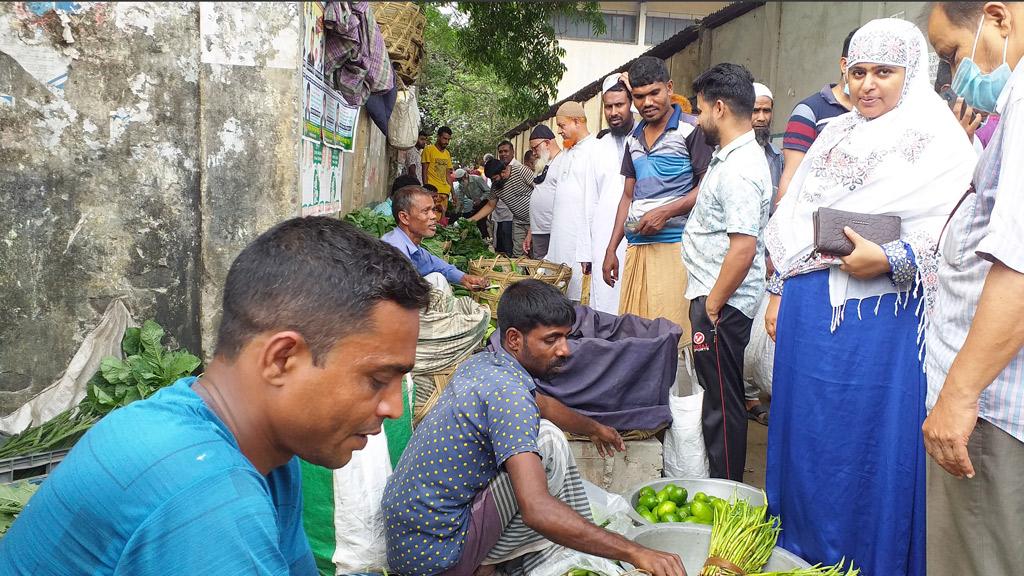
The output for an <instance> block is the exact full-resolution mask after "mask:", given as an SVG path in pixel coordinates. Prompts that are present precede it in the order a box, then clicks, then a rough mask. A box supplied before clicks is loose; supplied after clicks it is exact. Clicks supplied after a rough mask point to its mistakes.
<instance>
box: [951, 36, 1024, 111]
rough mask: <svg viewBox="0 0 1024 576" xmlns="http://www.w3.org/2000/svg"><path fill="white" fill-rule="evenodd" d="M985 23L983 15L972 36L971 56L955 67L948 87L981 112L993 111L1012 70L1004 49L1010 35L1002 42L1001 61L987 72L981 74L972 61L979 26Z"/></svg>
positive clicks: (976, 47) (976, 46)
mask: <svg viewBox="0 0 1024 576" xmlns="http://www.w3.org/2000/svg"><path fill="white" fill-rule="evenodd" d="M984 23H985V17H984V16H982V17H981V22H979V23H978V33H977V34H976V35H975V36H974V48H973V49H971V57H970V58H964V59H963V60H962V61H961V62H960V65H959V66H957V67H956V75H955V76H953V82H952V84H950V86H949V89H950V90H952V91H953V92H956V93H957V94H958V95H960V96H963V99H964V102H966V103H967V104H968V105H969V106H970V107H971V108H974V109H975V110H980V111H982V112H989V113H994V112H995V111H996V102H998V101H999V94H1000V93H1001V92H1002V91H1003V88H1004V87H1005V86H1006V83H1007V82H1008V81H1009V80H1010V76H1011V74H1012V70H1010V65H1009V64H1007V63H1006V49H1007V47H1008V46H1009V45H1010V37H1009V36H1007V37H1006V42H1005V43H1004V44H1003V63H1002V65H1000V66H999V67H998V68H996V69H995V70H993V71H991V72H989V73H988V74H983V73H982V72H981V69H980V68H978V65H977V64H975V62H974V54H975V52H977V51H978V39H979V38H981V27H982V25H983V24H984Z"/></svg>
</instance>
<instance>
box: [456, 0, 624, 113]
mask: <svg viewBox="0 0 1024 576" xmlns="http://www.w3.org/2000/svg"><path fill="white" fill-rule="evenodd" d="M457 7H458V10H459V11H460V12H462V13H464V14H466V15H467V16H468V22H467V24H466V26H465V27H463V28H461V29H460V30H459V34H458V36H457V38H458V45H459V48H460V49H461V50H460V51H461V53H462V55H463V57H464V58H465V59H466V60H467V61H468V63H469V64H470V65H471V66H487V67H490V68H491V69H493V70H494V72H495V74H496V75H497V76H498V77H499V78H501V79H502V80H503V81H504V82H505V84H506V85H507V86H508V87H509V90H508V91H507V92H506V93H505V94H503V95H502V96H501V97H500V98H499V100H498V105H499V106H500V108H501V110H502V112H504V113H505V114H506V115H508V116H511V117H515V118H525V117H529V116H533V115H535V114H538V113H540V112H542V111H543V110H544V109H545V108H546V107H547V106H548V105H549V104H550V103H551V102H552V101H553V100H554V99H555V96H556V95H557V93H556V90H557V87H558V82H559V80H561V79H562V74H564V73H565V65H564V64H563V63H562V57H563V56H565V50H563V49H562V48H560V47H559V46H558V42H557V41H556V39H555V28H554V26H553V25H552V23H551V20H552V18H553V17H555V16H568V17H569V18H570V19H572V20H576V21H583V22H589V23H590V25H591V26H592V27H593V28H594V30H595V31H596V32H603V31H604V20H603V19H602V18H601V14H600V12H599V10H598V3H597V2H458V3H457Z"/></svg>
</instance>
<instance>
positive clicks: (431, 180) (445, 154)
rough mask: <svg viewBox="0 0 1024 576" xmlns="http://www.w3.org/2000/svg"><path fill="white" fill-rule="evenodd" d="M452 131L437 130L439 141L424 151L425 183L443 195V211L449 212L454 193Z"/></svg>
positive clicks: (429, 145)
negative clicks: (450, 145)
mask: <svg viewBox="0 0 1024 576" xmlns="http://www.w3.org/2000/svg"><path fill="white" fill-rule="evenodd" d="M451 138H452V129H451V128H449V127H447V126H441V127H440V128H438V129H437V141H436V142H435V143H434V144H428V145H427V147H426V148H424V149H423V160H422V161H423V183H424V184H432V185H433V186H434V187H435V188H437V193H438V194H440V195H441V205H442V207H443V210H445V211H447V210H448V198H449V197H450V196H451V193H452V153H451V152H449V151H448V142H449V141H450V140H451Z"/></svg>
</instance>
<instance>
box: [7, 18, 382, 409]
mask: <svg viewBox="0 0 1024 576" xmlns="http://www.w3.org/2000/svg"><path fill="white" fill-rule="evenodd" d="M55 4H56V5H57V6H58V8H64V9H65V10H67V12H65V13H57V12H54V11H53V10H52V5H50V3H4V4H0V205H2V206H3V207H4V210H2V211H0V302H2V305H0V412H2V413H6V412H7V411H9V410H10V409H13V408H14V407H16V406H18V405H20V404H21V403H23V402H24V401H25V400H27V399H28V398H29V397H31V396H32V395H33V394H35V393H36V392H38V391H39V390H40V389H41V388H42V387H43V386H45V385H47V384H49V383H50V382H51V381H52V380H54V379H56V378H57V377H58V376H59V375H60V373H61V372H62V371H63V369H64V368H65V367H66V365H67V362H68V360H69V359H70V358H71V356H72V354H73V353H74V351H75V350H76V349H77V347H78V345H79V344H80V343H81V341H82V339H83V338H84V335H85V334H86V333H87V332H88V331H90V330H91V329H92V328H94V327H95V325H96V324H97V322H98V320H99V315H100V314H101V313H102V312H103V310H104V308H105V306H106V304H107V303H108V302H109V301H110V300H111V299H112V298H117V297H123V298H125V303H126V304H127V306H128V307H129V309H130V310H131V312H132V313H133V315H134V316H135V318H136V319H139V320H141V319H144V318H155V319H156V320H157V321H158V322H160V323H161V324H163V325H164V326H165V327H166V328H167V331H168V333H169V334H172V335H174V336H175V337H176V338H177V340H178V342H180V344H181V345H183V346H186V347H188V348H189V349H190V350H193V351H195V352H197V353H202V354H209V353H210V352H211V351H212V342H213V335H214V331H215V328H216V325H217V321H218V313H219V308H220V294H221V286H222V284H223V280H224V277H225V275H226V273H227V269H228V266H229V265H230V263H231V260H232V259H233V258H234V256H235V255H236V254H237V252H238V251H239V250H240V249H241V248H242V247H243V246H244V245H245V244H246V243H247V242H248V241H249V240H251V239H252V238H254V237H255V236H256V235H257V234H259V233H260V232H262V231H263V230H265V229H266V228H268V227H270V226H271V225H273V224H274V223H276V222H278V221H280V220H282V219H285V218H288V217H291V216H294V215H297V214H298V212H299V206H300V197H299V184H298V150H299V147H298V144H299V133H300V132H299V101H298V100H299V97H298V92H299V86H300V76H299V51H300V41H299V30H300V25H301V15H300V11H299V5H298V4H297V3H266V4H261V3H255V4H254V3H245V4H233V3H195V2H183V3H156V2H152V3H89V4H81V5H79V4H76V3H55ZM356 150H357V151H356V153H355V154H347V155H345V159H344V162H345V173H344V182H343V198H344V202H345V206H344V207H345V209H346V210H347V209H351V208H355V207H359V206H362V205H365V204H367V203H370V202H372V201H378V200H380V199H382V198H383V192H384V190H385V189H386V186H387V182H386V181H387V180H388V175H389V170H388V155H387V151H386V147H385V144H384V137H383V135H382V134H381V133H380V131H379V130H378V129H377V128H376V127H375V126H373V124H372V122H370V121H369V119H368V118H367V117H366V115H365V112H362V113H361V118H360V123H359V131H358V135H357V141H356Z"/></svg>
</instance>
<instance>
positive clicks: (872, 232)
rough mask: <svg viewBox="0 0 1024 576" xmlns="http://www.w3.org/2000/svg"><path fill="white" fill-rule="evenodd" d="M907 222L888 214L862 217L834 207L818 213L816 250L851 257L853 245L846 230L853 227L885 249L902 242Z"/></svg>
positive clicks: (862, 215)
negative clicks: (892, 243) (903, 225)
mask: <svg viewBox="0 0 1024 576" xmlns="http://www.w3.org/2000/svg"><path fill="white" fill-rule="evenodd" d="M902 224H903V219H902V218H900V217H899V216H886V215H884V214H862V213H860V212H846V211H843V210H835V209H832V208H818V209H817V210H815V211H814V249H815V250H817V251H818V252H819V253H821V254H833V255H835V256H848V255H849V254H850V253H851V252H853V242H851V241H850V239H849V238H847V237H846V232H843V227H845V226H849V227H850V228H853V230H854V231H855V232H856V233H857V234H860V235H861V236H863V237H864V238H866V239H868V240H870V241H872V242H874V243H875V244H878V245H879V246H881V245H882V244H885V243H888V242H892V241H893V240H899V239H900V227H901V226H902Z"/></svg>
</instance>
